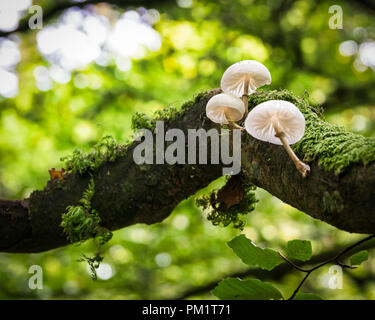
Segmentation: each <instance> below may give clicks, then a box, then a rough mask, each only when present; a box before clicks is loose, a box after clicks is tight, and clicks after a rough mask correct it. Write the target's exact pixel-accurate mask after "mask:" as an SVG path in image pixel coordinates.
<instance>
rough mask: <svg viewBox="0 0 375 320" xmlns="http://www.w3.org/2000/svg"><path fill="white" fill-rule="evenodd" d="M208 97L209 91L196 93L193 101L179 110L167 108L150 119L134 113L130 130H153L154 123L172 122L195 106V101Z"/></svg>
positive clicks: (158, 111)
mask: <svg viewBox="0 0 375 320" xmlns="http://www.w3.org/2000/svg"><path fill="white" fill-rule="evenodd" d="M208 95H209V91H202V92H200V93H198V94H197V95H196V96H195V97H194V98H193V99H191V100H188V101H186V102H185V103H183V104H182V105H181V106H180V107H179V108H177V107H173V106H168V107H166V108H164V109H161V110H157V111H155V112H154V113H153V115H152V117H149V116H147V115H146V114H144V113H142V112H136V113H135V114H134V115H133V117H132V125H131V127H132V130H133V131H137V130H140V129H150V130H152V129H154V128H155V126H156V121H161V120H165V121H172V120H175V119H177V118H179V117H180V116H181V115H183V114H184V113H185V112H186V111H187V110H189V109H190V108H191V107H192V106H194V105H195V104H196V102H197V101H200V100H201V99H204V98H205V97H207V96H208Z"/></svg>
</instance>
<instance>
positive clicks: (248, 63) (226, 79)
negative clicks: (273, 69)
mask: <svg viewBox="0 0 375 320" xmlns="http://www.w3.org/2000/svg"><path fill="white" fill-rule="evenodd" d="M270 83H271V74H270V72H269V71H268V69H267V68H266V67H265V66H264V65H263V64H262V63H260V62H258V61H255V60H244V61H239V62H237V63H235V64H232V65H231V66H230V67H229V68H228V69H227V70H225V72H224V74H223V77H222V78H221V89H222V90H223V91H224V92H225V93H229V94H232V95H234V96H236V97H239V98H242V101H243V104H244V107H245V116H246V115H247V112H248V97H249V94H252V93H253V92H255V90H256V89H257V88H259V87H261V86H264V85H266V84H270Z"/></svg>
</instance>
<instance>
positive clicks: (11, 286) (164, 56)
mask: <svg viewBox="0 0 375 320" xmlns="http://www.w3.org/2000/svg"><path fill="white" fill-rule="evenodd" d="M31 5H40V6H41V7H42V8H43V13H44V21H43V28H42V29H41V30H29V28H28V25H27V22H28V19H29V18H30V17H31V16H32V14H31V13H29V12H28V8H29V7H30V6H31ZM332 5H339V6H341V8H342V11H343V28H342V29H330V28H329V26H328V22H329V19H330V18H331V17H332V15H333V14H330V13H329V7H330V6H332ZM17 30H20V31H19V32H15V31H17ZM0 36H1V37H0V197H2V198H14V199H17V198H24V197H27V196H28V195H29V194H30V192H31V191H32V190H34V189H42V188H43V187H44V186H45V185H46V182H47V180H48V179H49V176H48V169H49V168H51V167H56V168H60V167H61V162H60V158H61V157H63V156H66V155H68V154H70V153H71V152H72V150H73V149H74V148H75V147H78V148H81V149H84V150H88V149H89V148H90V146H92V145H93V144H94V143H95V142H96V141H97V140H98V139H100V138H101V137H102V136H104V135H107V134H110V135H112V136H114V137H115V138H116V139H117V140H118V141H120V142H124V141H126V140H127V139H129V138H130V137H131V136H132V131H131V116H132V115H133V114H134V113H135V112H136V111H141V112H144V113H146V114H149V115H151V114H152V113H153V112H154V111H155V110H158V109H162V108H163V107H166V106H170V105H173V106H176V107H178V106H180V105H181V104H182V103H183V102H184V101H186V100H189V99H190V98H192V97H193V96H194V95H195V94H197V93H198V92H200V91H202V90H206V89H211V88H216V87H218V86H219V84H220V78H221V76H222V73H223V72H224V70H225V69H226V68H227V67H228V66H229V65H230V64H232V63H234V62H237V61H239V60H243V59H255V60H258V61H260V62H262V63H264V64H265V65H266V66H267V67H268V69H269V70H270V72H271V74H272V78H273V82H272V84H271V85H270V86H269V87H267V88H266V89H282V88H287V89H290V90H292V91H293V92H294V93H296V94H298V95H303V94H305V95H306V94H308V95H309V99H310V102H311V103H312V104H315V105H317V106H321V107H322V108H324V109H325V114H326V119H327V120H328V121H330V122H332V123H336V124H340V125H342V126H344V127H346V129H348V130H350V131H352V132H356V133H360V134H363V135H366V136H374V133H375V107H374V101H375V99H374V98H375V91H374V86H375V73H374V71H375V3H374V2H373V1H371V0H362V1H349V0H348V1H326V0H299V1H288V0H285V1H283V0H267V1H261V0H239V1H231V0H216V1H197V0H177V1H176V0H165V1H162V0H160V1H140V2H139V4H138V3H137V1H126V0H123V1H120V0H112V1H104V2H102V3H99V1H92V0H91V1H90V0H87V1H68V0H59V1H57V0H54V1H52V0H40V1H37V0H34V1H31V0H1V2H0ZM222 182H223V181H222V180H220V179H219V180H218V181H216V182H215V183H213V184H211V185H210V186H209V188H214V187H215V186H218V185H220V184H222ZM257 196H258V198H259V200H260V201H259V203H258V205H257V208H256V209H255V211H254V212H253V213H251V214H250V215H249V216H248V217H247V224H246V226H245V229H244V230H243V231H242V232H243V233H245V234H246V236H247V237H248V238H250V239H252V240H253V241H254V242H255V243H257V244H259V245H262V246H268V247H272V248H278V249H283V248H284V247H285V244H286V242H287V241H288V240H292V239H297V238H299V239H307V240H311V241H312V244H313V252H314V254H322V253H326V252H332V254H333V253H334V252H335V248H338V246H341V245H344V244H346V243H349V242H351V241H354V240H356V239H359V238H361V236H358V235H353V234H349V233H346V232H343V231H339V230H337V229H335V228H333V227H330V226H329V225H327V224H325V223H323V222H319V221H316V220H314V219H312V218H310V217H309V216H307V215H305V214H303V213H301V212H299V211H297V210H296V209H294V208H292V207H290V206H289V205H286V204H284V203H282V202H281V201H280V200H278V199H277V198H275V197H273V196H271V195H270V194H268V193H267V192H266V191H264V190H261V189H258V190H257ZM238 233H239V231H238V230H235V229H232V228H230V227H226V228H223V227H215V226H212V225H211V223H210V222H209V221H207V219H206V218H205V216H204V214H203V213H202V212H200V210H199V209H197V208H196V207H195V205H194V197H192V198H190V199H187V200H185V201H184V202H182V203H181V204H180V205H179V206H178V207H177V208H176V209H175V210H174V212H173V213H172V214H171V216H170V217H169V218H167V219H166V220H165V221H163V222H162V223H159V224H155V225H152V226H146V225H135V226H131V227H128V228H125V229H123V230H119V231H116V232H115V233H114V238H113V240H111V241H110V243H109V244H107V245H106V248H105V252H104V262H103V263H102V264H101V266H100V268H99V269H98V277H99V279H98V280H97V281H93V280H92V279H91V277H90V274H89V272H88V268H87V265H86V264H85V263H80V262H77V259H79V258H80V256H81V254H82V253H84V254H87V255H90V254H91V253H93V252H94V251H95V248H94V246H93V244H92V243H91V242H90V241H88V242H87V243H85V244H83V245H81V246H75V245H71V246H69V247H66V248H60V249H56V250H52V251H49V252H45V253H41V254H5V253H0V298H1V299H19V298H26V299H34V298H35V299H150V298H152V299H167V298H169V299H174V298H200V299H206V298H214V297H213V296H212V295H211V294H210V292H209V290H208V288H209V286H208V285H209V284H214V283H215V282H217V281H219V280H220V279H222V278H223V277H225V276H227V275H231V274H237V273H239V272H243V271H245V270H247V266H246V265H244V264H243V263H242V262H241V261H240V260H239V259H238V258H237V257H236V256H235V255H234V253H233V252H232V251H231V249H230V248H229V247H228V246H227V245H226V242H227V241H229V240H230V239H232V238H233V237H234V236H235V235H237V234H238ZM373 256H374V254H373V253H371V252H370V259H369V261H368V262H366V263H364V264H363V266H361V267H360V268H359V269H357V270H355V271H348V272H345V273H344V282H343V289H341V290H339V289H337V290H332V289H328V288H327V282H326V281H325V280H324V279H326V278H325V274H326V273H327V270H328V269H327V268H323V269H322V270H319V271H318V272H317V273H316V274H313V275H312V277H311V279H309V280H308V282H307V283H306V285H305V287H304V291H306V292H314V293H317V294H320V295H321V296H323V297H325V298H329V299H374V298H375V271H374V268H375V259H373V258H372V257H373ZM34 264H37V265H40V266H42V268H43V271H44V283H43V284H44V288H43V290H31V289H29V287H28V279H29V277H30V274H28V269H29V267H30V266H31V265H34ZM301 277H302V274H299V273H295V272H294V271H292V270H291V272H289V273H285V274H284V273H283V274H280V275H278V276H277V277H274V278H273V279H271V280H270V281H271V282H273V283H274V284H275V286H276V287H278V288H279V289H280V290H281V291H282V292H283V293H284V294H285V295H286V296H288V295H289V294H290V293H291V292H292V290H293V289H294V288H295V286H296V285H297V284H298V281H299V280H301ZM265 279H266V280H267V278H265Z"/></svg>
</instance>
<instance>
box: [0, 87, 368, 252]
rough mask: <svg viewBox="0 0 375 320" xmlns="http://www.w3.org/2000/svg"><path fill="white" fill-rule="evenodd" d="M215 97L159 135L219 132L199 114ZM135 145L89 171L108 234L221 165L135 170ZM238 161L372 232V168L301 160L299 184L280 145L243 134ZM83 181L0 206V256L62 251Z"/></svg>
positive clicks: (302, 206) (299, 201)
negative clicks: (65, 217)
mask: <svg viewBox="0 0 375 320" xmlns="http://www.w3.org/2000/svg"><path fill="white" fill-rule="evenodd" d="M218 92H219V90H218V89H215V90H212V91H210V92H208V93H206V94H204V95H201V96H200V97H199V98H198V99H196V100H195V102H194V103H193V104H192V106H191V107H190V108H188V109H187V110H186V111H185V112H184V113H183V114H182V115H181V116H179V117H178V118H177V119H175V120H170V121H167V122H166V124H165V130H166V131H167V130H168V128H180V129H182V130H183V131H184V132H185V133H187V129H194V128H195V129H198V128H204V129H206V130H208V129H210V128H218V129H219V126H218V125H216V124H214V123H212V122H211V121H209V120H208V119H207V118H206V116H205V106H206V104H207V101H208V99H209V98H210V97H211V96H213V95H215V94H217V93H218ZM137 143H139V142H136V143H134V144H133V145H132V146H130V148H129V149H128V151H127V153H126V154H125V155H124V156H121V157H119V158H117V159H116V161H114V162H105V163H103V164H102V165H101V167H100V168H99V170H97V171H96V172H95V173H93V177H94V180H95V195H94V197H93V199H92V207H93V208H94V209H96V210H97V211H98V212H99V213H100V216H101V219H102V225H103V226H104V227H106V228H108V229H110V230H117V229H120V228H123V227H126V226H129V225H132V224H135V223H147V224H152V223H156V222H160V221H162V220H163V219H164V218H166V217H167V216H168V215H169V214H170V213H171V211H172V210H173V208H174V207H175V206H176V205H177V204H178V203H179V202H180V201H182V200H184V199H186V198H187V197H189V196H190V195H192V194H194V193H195V192H196V191H198V190H199V189H201V188H203V187H205V186H207V185H208V184H209V183H210V182H211V181H213V180H215V179H217V178H218V177H220V176H221V175H222V166H221V165H211V164H208V165H188V164H186V165H168V164H163V165H156V164H155V165H142V166H139V165H137V164H135V163H134V161H133V150H134V148H135V146H136V145H137ZM299 156H301V157H303V155H301V154H300V155H299ZM241 158H242V173H243V174H244V175H245V177H247V178H248V179H249V180H250V181H252V182H253V183H254V184H255V185H257V186H259V187H261V188H264V189H265V190H267V191H269V192H270V193H271V194H273V195H274V196H276V197H278V198H279V199H281V200H282V201H284V202H286V203H288V204H290V205H292V206H293V207H295V208H297V209H299V210H301V211H303V212H305V213H307V214H309V215H310V216H312V217H314V218H317V219H320V220H323V221H325V222H327V223H329V224H331V225H333V226H336V227H338V228H340V229H342V230H346V231H349V232H356V233H375V164H374V163H370V164H368V165H367V166H364V165H361V164H353V165H351V166H350V167H348V168H347V169H346V170H345V171H344V172H343V173H341V174H340V175H335V174H334V173H333V172H332V171H328V170H326V169H324V168H323V167H320V166H319V165H318V160H314V161H313V162H309V165H310V167H311V173H310V175H309V177H308V178H307V179H302V178H301V175H300V173H299V172H298V171H297V170H296V169H295V167H294V164H293V162H292V161H291V160H290V158H289V157H288V155H287V153H286V152H285V150H284V149H283V148H282V147H281V146H277V145H272V144H269V143H265V142H261V141H257V140H255V139H253V138H252V137H250V136H249V135H248V134H247V133H246V132H243V134H242V155H241ZM208 163H210V159H208ZM89 180H90V175H89V174H83V175H79V174H77V173H69V174H66V175H64V180H63V181H58V180H52V181H49V182H48V184H47V186H46V188H45V189H44V190H42V191H34V192H33V193H32V194H31V196H30V198H28V199H25V200H22V201H9V200H0V251H3V252H41V251H45V250H49V249H53V248H57V247H60V246H64V245H67V244H68V241H67V239H66V237H65V236H64V235H63V233H62V228H61V227H60V223H61V215H62V214H63V213H64V212H65V211H66V207H67V206H68V205H76V204H77V203H78V201H79V199H80V198H81V197H82V194H83V192H84V191H85V189H86V188H87V186H88V183H89Z"/></svg>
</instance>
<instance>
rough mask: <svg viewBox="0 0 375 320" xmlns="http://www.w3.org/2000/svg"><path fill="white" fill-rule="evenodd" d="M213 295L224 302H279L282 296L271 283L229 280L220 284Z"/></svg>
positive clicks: (256, 280) (252, 280)
mask: <svg viewBox="0 0 375 320" xmlns="http://www.w3.org/2000/svg"><path fill="white" fill-rule="evenodd" d="M212 293H213V294H214V295H215V296H216V297H218V298H220V299H222V300H279V299H283V296H282V294H281V293H280V291H279V290H277V289H276V288H275V287H273V286H272V285H270V284H269V283H266V282H262V281H260V280H258V279H250V280H240V279H236V278H227V279H224V280H222V281H220V282H219V284H218V285H217V287H216V288H215V289H214V290H213V291H212Z"/></svg>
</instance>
